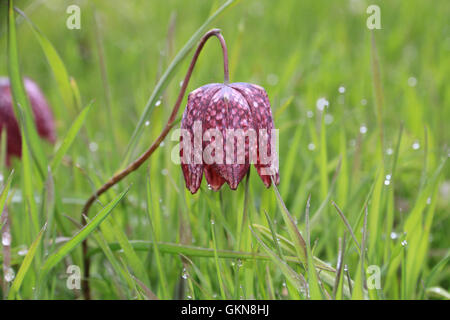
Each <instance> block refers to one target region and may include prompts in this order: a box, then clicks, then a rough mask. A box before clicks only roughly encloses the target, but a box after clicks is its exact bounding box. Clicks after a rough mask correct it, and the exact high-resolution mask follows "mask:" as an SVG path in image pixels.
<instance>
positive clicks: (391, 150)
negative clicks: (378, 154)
mask: <svg viewBox="0 0 450 320" xmlns="http://www.w3.org/2000/svg"><path fill="white" fill-rule="evenodd" d="M393 153H394V150H393V149H392V148H387V149H386V154H387V155H388V156H390V155H392V154H393Z"/></svg>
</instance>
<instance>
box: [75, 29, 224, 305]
mask: <svg viewBox="0 0 450 320" xmlns="http://www.w3.org/2000/svg"><path fill="white" fill-rule="evenodd" d="M212 36H215V37H217V38H218V39H219V41H220V44H221V46H222V51H223V62H224V82H225V83H228V82H229V79H230V77H229V70H228V51H227V46H226V43H225V39H224V38H223V36H222V35H221V34H220V29H212V30H210V31H208V32H206V33H205V35H204V36H203V37H202V38H201V39H200V42H199V44H198V46H197V49H196V51H195V53H194V56H193V57H192V60H191V64H190V65H189V69H188V71H187V73H186V76H185V77H184V80H183V85H182V86H181V89H180V93H179V94H178V98H177V101H176V102H175V105H174V106H173V109H172V113H171V114H170V117H169V119H168V120H167V123H166V125H165V127H164V129H163V130H162V132H161V133H160V134H159V136H158V138H156V140H155V141H154V142H153V143H152V144H151V146H150V147H149V148H148V149H147V151H145V152H144V153H143V154H142V155H141V156H139V158H137V159H136V160H135V161H133V162H132V163H131V164H130V165H128V166H127V167H126V168H125V169H123V170H122V171H120V172H118V173H116V174H115V175H113V176H112V177H111V178H110V179H109V180H108V181H107V182H106V183H105V184H104V185H103V186H101V187H100V188H99V189H98V190H97V191H95V192H94V194H92V195H91V196H90V198H89V199H88V200H87V201H86V203H85V205H84V207H83V211H82V215H81V219H82V224H83V225H85V224H86V223H87V217H88V215H89V209H90V208H91V206H92V204H93V203H94V202H95V201H96V200H97V199H98V197H99V196H100V195H102V194H103V193H105V192H106V191H108V190H109V189H110V188H111V187H112V186H114V185H116V184H117V183H118V182H120V181H121V180H122V179H124V178H125V177H126V176H128V175H129V174H130V173H131V172H133V171H135V170H137V169H138V168H139V167H140V166H141V165H142V164H143V163H144V162H145V161H146V160H147V159H148V158H149V157H150V156H151V155H152V154H153V152H154V151H155V150H156V149H157V148H158V147H159V145H160V144H161V142H162V141H163V140H164V139H165V137H166V136H167V134H168V133H169V132H170V130H171V129H172V128H173V126H174V124H175V118H176V116H177V114H178V110H179V109H180V104H181V101H182V100H183V97H184V94H185V93H186V88H187V85H188V83H189V80H190V78H191V75H192V71H193V70H194V67H195V63H196V62H197V59H198V56H199V54H200V52H201V51H202V49H203V46H204V45H205V43H206V41H207V40H208V39H209V38H210V37H212ZM82 249H83V265H84V280H83V282H82V287H83V288H82V289H83V294H84V297H85V299H87V300H89V299H90V298H91V293H90V287H89V269H90V258H89V256H88V244H87V239H85V240H84V241H83V243H82Z"/></svg>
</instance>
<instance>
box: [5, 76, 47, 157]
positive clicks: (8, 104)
mask: <svg viewBox="0 0 450 320" xmlns="http://www.w3.org/2000/svg"><path fill="white" fill-rule="evenodd" d="M24 82H25V91H26V93H27V95H28V99H29V100H30V104H31V108H32V111H33V115H34V120H35V123H36V129H37V132H38V134H39V135H40V136H41V137H42V138H45V139H47V140H48V141H50V142H52V143H53V142H55V140H56V135H55V127H54V121H53V116H52V113H51V111H50V108H49V106H48V103H47V101H46V99H45V97H44V94H43V93H42V91H41V90H40V89H39V87H38V86H37V84H36V83H35V82H33V81H32V80H31V79H28V78H25V80H24ZM4 128H6V132H7V155H6V163H7V165H10V163H11V160H10V159H11V157H12V156H16V157H19V158H20V157H21V156H22V138H21V134H20V128H19V125H18V122H17V119H16V117H15V114H14V109H13V105H12V97H11V88H10V83H9V79H8V78H7V77H0V134H1V132H2V130H4Z"/></svg>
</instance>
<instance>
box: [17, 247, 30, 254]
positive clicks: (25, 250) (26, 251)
mask: <svg viewBox="0 0 450 320" xmlns="http://www.w3.org/2000/svg"><path fill="white" fill-rule="evenodd" d="M27 253H28V249H27V248H26V247H24V248H22V249H20V250H19V251H18V252H17V254H18V255H19V256H25V255H26V254H27Z"/></svg>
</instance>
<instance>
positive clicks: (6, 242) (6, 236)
mask: <svg viewBox="0 0 450 320" xmlns="http://www.w3.org/2000/svg"><path fill="white" fill-rule="evenodd" d="M2 245H3V246H5V247H9V246H10V245H11V234H10V233H9V232H4V233H3V234H2Z"/></svg>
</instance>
